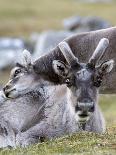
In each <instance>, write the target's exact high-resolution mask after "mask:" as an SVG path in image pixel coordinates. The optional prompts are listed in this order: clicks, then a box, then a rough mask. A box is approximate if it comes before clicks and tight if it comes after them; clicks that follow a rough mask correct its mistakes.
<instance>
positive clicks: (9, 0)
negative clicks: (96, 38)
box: [0, 0, 116, 36]
mask: <svg viewBox="0 0 116 155" xmlns="http://www.w3.org/2000/svg"><path fill="white" fill-rule="evenodd" d="M115 10H116V3H115V2H114V3H111V4H84V3H80V2H78V0H0V35H11V36H14V35H15V36H17V35H19V36H28V35H29V34H30V33H32V32H34V31H42V30H45V29H60V28H62V25H61V21H62V19H63V18H65V17H68V16H73V15H82V16H86V15H95V16H100V17H103V18H104V19H106V20H108V21H110V22H111V23H112V24H113V25H115V24H116V20H115V16H116V11H115Z"/></svg>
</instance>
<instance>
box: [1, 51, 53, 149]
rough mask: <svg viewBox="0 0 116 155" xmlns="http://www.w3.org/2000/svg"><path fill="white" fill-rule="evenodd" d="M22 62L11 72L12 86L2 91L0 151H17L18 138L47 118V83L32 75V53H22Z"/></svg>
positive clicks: (9, 83)
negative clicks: (14, 149) (14, 148)
mask: <svg viewBox="0 0 116 155" xmlns="http://www.w3.org/2000/svg"><path fill="white" fill-rule="evenodd" d="M22 60H23V61H22V63H17V64H16V66H15V67H14V68H13V69H12V71H11V74H10V79H9V82H8V83H7V84H6V86H5V87H4V88H3V90H1V91H0V147H6V146H13V147H14V146H15V145H16V144H15V136H16V134H17V133H19V132H24V131H26V130H28V129H29V128H30V127H32V126H34V125H35V124H37V123H38V122H39V121H40V120H41V119H42V118H43V117H44V116H43V111H42V109H43V107H44V102H45V101H46V98H47V94H45V91H44V86H46V85H47V82H45V80H43V79H42V78H41V76H38V75H37V74H36V73H35V72H34V71H33V66H32V61H31V55H30V53H29V52H27V51H24V52H23V58H22ZM46 87H47V86H46ZM51 91H52V90H51Z"/></svg>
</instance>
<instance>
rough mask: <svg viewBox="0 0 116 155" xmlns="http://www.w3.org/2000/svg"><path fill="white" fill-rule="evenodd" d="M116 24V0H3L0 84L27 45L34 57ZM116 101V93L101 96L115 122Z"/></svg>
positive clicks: (0, 2) (0, 26)
mask: <svg viewBox="0 0 116 155" xmlns="http://www.w3.org/2000/svg"><path fill="white" fill-rule="evenodd" d="M115 25H116V0H0V85H1V86H2V85H4V84H5V83H6V82H7V80H8V78H9V72H10V69H11V68H12V67H13V65H14V64H15V62H16V61H18V59H19V57H20V54H21V52H22V50H23V49H24V48H27V49H28V50H29V51H30V52H31V53H32V56H33V59H34V60H35V59H37V58H38V57H39V56H41V55H42V54H44V53H46V52H48V51H49V50H50V49H52V48H53V47H54V46H56V45H57V44H58V43H59V42H60V41H62V40H63V39H64V38H66V37H69V36H71V35H73V34H75V33H81V32H87V31H92V30H98V29H103V28H108V27H111V26H115ZM115 101H116V96H115V95H113V96H108V95H106V96H105V97H104V96H102V97H101V103H102V108H103V110H104V112H105V115H106V117H107V120H108V122H109V123H111V124H115V123H116V120H115V118H116V114H115V111H114V109H115V108H116V105H115ZM105 102H108V103H109V102H110V103H109V104H110V108H111V109H110V108H107V107H106V105H105ZM106 104H107V103H106ZM112 118H113V119H112Z"/></svg>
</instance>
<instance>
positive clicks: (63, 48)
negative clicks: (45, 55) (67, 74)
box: [58, 41, 78, 66]
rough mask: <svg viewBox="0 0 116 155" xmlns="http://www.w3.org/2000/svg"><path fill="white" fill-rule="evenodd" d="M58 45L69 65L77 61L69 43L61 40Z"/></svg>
mask: <svg viewBox="0 0 116 155" xmlns="http://www.w3.org/2000/svg"><path fill="white" fill-rule="evenodd" d="M58 46H59V48H60V50H61V52H62V53H63V55H64V57H65V59H66V60H67V62H68V64H69V65H71V66H73V65H74V64H75V63H77V62H78V58H77V57H75V56H74V54H73V53H72V50H71V49H70V47H69V45H68V44H67V43H66V42H64V41H63V42H61V43H59V45H58Z"/></svg>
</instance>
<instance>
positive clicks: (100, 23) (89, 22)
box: [63, 16, 111, 32]
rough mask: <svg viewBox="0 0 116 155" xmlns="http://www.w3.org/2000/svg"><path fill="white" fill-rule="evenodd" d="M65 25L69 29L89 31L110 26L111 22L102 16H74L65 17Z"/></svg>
mask: <svg viewBox="0 0 116 155" xmlns="http://www.w3.org/2000/svg"><path fill="white" fill-rule="evenodd" d="M63 25H64V27H65V28H66V29H67V30H70V31H74V30H76V31H77V32H87V31H94V30H99V29H104V28H108V27H110V26H111V24H110V23H109V22H107V21H105V20H103V19H102V18H99V17H95V16H88V17H80V16H73V17H69V18H67V19H65V20H64V21H63Z"/></svg>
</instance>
